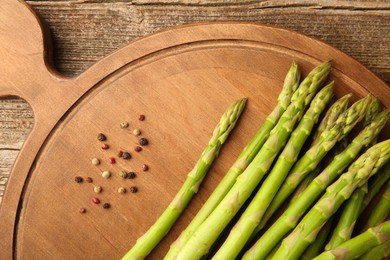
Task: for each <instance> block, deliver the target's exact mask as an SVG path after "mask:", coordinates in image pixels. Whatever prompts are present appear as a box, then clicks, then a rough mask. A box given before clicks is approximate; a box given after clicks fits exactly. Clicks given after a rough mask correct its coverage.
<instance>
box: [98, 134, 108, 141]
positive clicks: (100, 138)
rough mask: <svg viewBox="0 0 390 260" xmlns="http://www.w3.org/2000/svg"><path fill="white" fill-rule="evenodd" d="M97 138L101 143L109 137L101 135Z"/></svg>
mask: <svg viewBox="0 0 390 260" xmlns="http://www.w3.org/2000/svg"><path fill="white" fill-rule="evenodd" d="M97 138H98V140H99V141H105V140H107V137H106V136H105V135H104V134H103V133H99V134H98V136H97Z"/></svg>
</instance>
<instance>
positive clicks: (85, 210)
mask: <svg viewBox="0 0 390 260" xmlns="http://www.w3.org/2000/svg"><path fill="white" fill-rule="evenodd" d="M79 212H80V213H81V214H84V213H85V212H87V209H86V208H80V209H79Z"/></svg>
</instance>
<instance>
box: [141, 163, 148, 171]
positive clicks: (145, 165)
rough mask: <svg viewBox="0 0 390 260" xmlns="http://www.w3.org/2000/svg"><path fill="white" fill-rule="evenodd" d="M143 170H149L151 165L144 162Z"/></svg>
mask: <svg viewBox="0 0 390 260" xmlns="http://www.w3.org/2000/svg"><path fill="white" fill-rule="evenodd" d="M142 170H143V171H144V172H146V171H147V170H149V166H148V165H147V164H142Z"/></svg>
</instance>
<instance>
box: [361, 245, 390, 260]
mask: <svg viewBox="0 0 390 260" xmlns="http://www.w3.org/2000/svg"><path fill="white" fill-rule="evenodd" d="M389 255H390V240H388V241H386V242H384V243H383V244H380V245H379V246H376V247H374V248H373V249H371V250H368V251H367V252H366V253H365V254H364V255H362V256H360V257H359V259H360V260H381V259H384V258H386V257H388V256H389Z"/></svg>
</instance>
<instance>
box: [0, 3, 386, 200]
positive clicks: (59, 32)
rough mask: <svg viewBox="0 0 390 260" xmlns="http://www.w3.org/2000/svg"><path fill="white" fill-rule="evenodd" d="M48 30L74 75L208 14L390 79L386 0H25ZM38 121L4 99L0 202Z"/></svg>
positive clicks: (0, 108)
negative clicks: (295, 40) (307, 42)
mask: <svg viewBox="0 0 390 260" xmlns="http://www.w3.org/2000/svg"><path fill="white" fill-rule="evenodd" d="M27 2H28V3H29V4H30V5H31V6H32V7H33V9H34V10H35V11H36V12H37V13H38V15H39V16H40V17H41V18H42V20H43V21H44V22H45V23H46V24H47V26H48V27H49V29H50V32H51V36H52V41H53V60H54V66H55V68H56V69H57V70H58V71H59V72H60V73H62V74H64V75H66V76H76V75H77V74H80V73H82V72H83V71H84V70H85V69H87V68H88V67H89V66H91V65H92V64H94V63H95V62H96V61H98V60H99V59H101V58H103V57H104V56H106V55H107V54H109V53H111V52H112V51H114V50H116V49H118V48H120V47H121V46H123V45H125V44H127V43H129V42H131V41H132V40H135V39H137V38H139V37H141V36H144V35H147V34H150V33H153V32H156V31H159V30H161V29H164V28H168V27H171V26H176V25H182V24H189V23H193V22H204V21H227V20H228V21H245V22H255V23H262V24H271V25H275V26H279V27H282V28H287V29H291V30H294V31H297V32H300V33H303V34H306V35H309V36H312V37H314V38H316V39H319V40H322V41H324V42H326V43H328V44H330V45H332V46H334V47H336V48H338V49H340V50H342V51H343V52H345V53H347V54H348V55H350V56H352V57H353V58H355V59H357V60H358V61H360V62H361V63H362V64H363V65H364V66H366V67H367V68H369V69H370V70H372V71H373V72H374V73H375V74H376V75H378V76H379V77H380V78H381V79H382V80H384V81H385V82H386V83H387V84H389V83H390V34H389V32H390V2H389V1H387V0H376V1H375V0H360V1H336V0H330V1H307V0H295V1H291V0H287V1H282V0H279V1H278V0H270V1H264V0H259V1H253V0H199V1H190V0H158V1H156V0H155V1H153V0H125V1H123V0H108V1H104V0H62V1H47V0H34V1H27ZM33 124H34V116H33V112H32V110H31V108H30V107H29V105H28V104H27V103H26V102H25V101H23V100H22V99H20V98H17V97H14V98H0V204H1V202H2V198H3V194H4V192H5V189H6V184H7V181H8V178H9V174H10V172H11V169H12V165H13V163H14V161H15V159H16V157H17V155H18V153H19V151H20V149H21V147H22V145H23V142H24V140H25V139H26V137H27V136H28V133H29V132H30V131H31V129H32V127H33Z"/></svg>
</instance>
